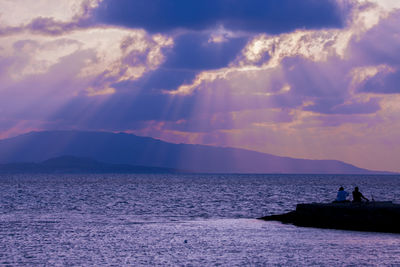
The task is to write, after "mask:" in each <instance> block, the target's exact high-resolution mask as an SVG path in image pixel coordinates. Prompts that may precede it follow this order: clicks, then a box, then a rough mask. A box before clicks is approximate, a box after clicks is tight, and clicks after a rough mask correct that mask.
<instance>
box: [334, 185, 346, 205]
mask: <svg viewBox="0 0 400 267" xmlns="http://www.w3.org/2000/svg"><path fill="white" fill-rule="evenodd" d="M348 196H349V193H347V192H346V191H344V188H343V186H341V187H340V188H339V191H338V192H337V196H336V199H335V202H347V201H348V200H347V199H346V198H347V197H348Z"/></svg>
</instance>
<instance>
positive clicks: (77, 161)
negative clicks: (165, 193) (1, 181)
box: [0, 156, 182, 173]
mask: <svg viewBox="0 0 400 267" xmlns="http://www.w3.org/2000/svg"><path fill="white" fill-rule="evenodd" d="M177 172H182V171H179V170H176V169H170V168H157V167H145V166H133V165H128V164H110V163H104V162H99V161H97V160H93V159H89V158H79V157H74V156H62V157H57V158H52V159H49V160H46V161H43V162H40V163H8V164H0V173H177Z"/></svg>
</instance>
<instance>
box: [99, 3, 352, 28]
mask: <svg viewBox="0 0 400 267" xmlns="http://www.w3.org/2000/svg"><path fill="white" fill-rule="evenodd" d="M349 9H350V6H349V5H348V6H344V5H340V4H339V3H338V2H336V1H333V0H322V1H316V0H302V1H291V0H269V1H264V0H253V1H241V0H202V1H186V0H170V1H163V0H154V1H146V0H134V1H132V0H118V1H113V0H104V1H103V2H101V3H100V5H99V7H98V8H97V9H96V11H95V16H96V18H97V20H98V21H99V22H103V23H108V24H115V25H122V26H126V27H132V28H144V29H146V30H147V31H150V32H165V31H171V30H176V29H188V30H205V29H210V28H216V27H218V26H224V27H225V28H227V29H230V30H241V31H250V32H268V33H282V32H288V31H292V30H294V29H298V28H310V29H311V28H312V29H317V28H327V27H343V25H344V24H345V20H346V16H347V14H348V12H349Z"/></svg>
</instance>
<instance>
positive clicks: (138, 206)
mask: <svg viewBox="0 0 400 267" xmlns="http://www.w3.org/2000/svg"><path fill="white" fill-rule="evenodd" d="M399 178H400V177H398V176H334V175H320V176H318V175H312V176H304V175H85V176H81V175H62V176H57V175H50V176H49V175H47V176H43V175H35V176H22V175H17V176H5V175H3V176H0V204H1V205H0V265H7V264H10V265H30V266H33V265H35V266H37V265H46V264H47V265H92V266H93V265H113V264H115V265H136V266H137V265H187V264H189V265H190V264H192V265H196V266H199V265H200V266H204V265H205V266H207V265H216V264H217V265H219V264H220V265H224V266H232V265H273V264H282V265H285V266H290V265H293V266H298V265H299V264H301V265H328V266H332V265H347V264H349V265H352V264H353V265H358V264H360V265H367V266H368V265H380V266H381V265H396V264H399V265H400V257H399V256H398V255H400V235H392V234H382V233H362V232H352V231H338V230H324V229H313V228H299V227H295V226H292V225H284V224H280V223H276V222H264V221H258V220H254V219H252V218H256V217H260V216H262V215H265V214H270V213H278V212H284V211H287V210H291V209H293V208H294V207H295V205H296V204H297V203H298V202H320V201H331V200H332V199H333V198H334V197H335V196H336V192H337V189H338V186H340V185H343V186H344V187H345V189H346V190H348V191H351V190H352V188H353V187H354V186H355V185H358V186H359V187H360V190H361V191H362V192H363V194H364V195H365V196H367V197H370V195H371V194H373V195H374V198H375V199H376V200H392V199H396V200H400V187H399V185H400V179H399Z"/></svg>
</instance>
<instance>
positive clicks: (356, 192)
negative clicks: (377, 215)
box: [353, 186, 369, 202]
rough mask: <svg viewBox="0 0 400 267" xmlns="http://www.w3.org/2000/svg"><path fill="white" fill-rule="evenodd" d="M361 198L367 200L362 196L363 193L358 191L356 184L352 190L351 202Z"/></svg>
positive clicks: (358, 200)
mask: <svg viewBox="0 0 400 267" xmlns="http://www.w3.org/2000/svg"><path fill="white" fill-rule="evenodd" d="M362 199H365V200H366V201H367V202H368V201H369V199H368V198H366V197H364V195H363V194H361V192H360V191H358V186H356V187H355V188H354V191H353V202H361V201H362Z"/></svg>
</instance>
